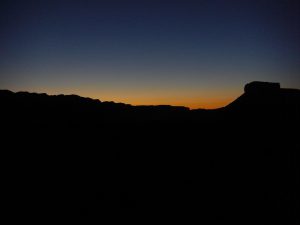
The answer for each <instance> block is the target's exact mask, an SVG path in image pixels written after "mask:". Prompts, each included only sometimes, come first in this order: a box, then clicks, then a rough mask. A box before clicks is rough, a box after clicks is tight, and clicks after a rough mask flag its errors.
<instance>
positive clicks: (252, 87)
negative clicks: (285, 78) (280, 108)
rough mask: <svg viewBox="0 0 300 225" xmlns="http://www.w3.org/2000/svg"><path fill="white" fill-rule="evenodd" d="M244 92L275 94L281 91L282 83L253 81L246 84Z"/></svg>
mask: <svg viewBox="0 0 300 225" xmlns="http://www.w3.org/2000/svg"><path fill="white" fill-rule="evenodd" d="M244 90H245V93H249V94H261V93H274V92H279V91H280V83H271V82H261V81H253V82H251V83H248V84H246V85H245V88H244Z"/></svg>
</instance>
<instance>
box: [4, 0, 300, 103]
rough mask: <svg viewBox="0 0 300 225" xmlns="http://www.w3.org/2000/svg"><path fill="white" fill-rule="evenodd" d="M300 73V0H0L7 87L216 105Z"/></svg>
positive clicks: (298, 84)
mask: <svg viewBox="0 0 300 225" xmlns="http://www.w3.org/2000/svg"><path fill="white" fill-rule="evenodd" d="M299 72H300V1H298V0H268V1H267V0H260V1H255V0H197V1H191V0H181V1H179V0H173V1H171V0H169V1H167V0H165V1H164V0H149V1H148V0H140V1H126V0H119V1H117V0H107V1H101V0H98V1H96V0H81V1H80V0H51V1H47V0H35V1H33V0H19V1H17V0H1V2H0V89H9V90H12V91H30V92H39V93H48V94H77V95H81V96H84V97H91V98H96V99H100V100H101V101H115V102H124V103H128V104H133V105H162V104H163V105H165V104H167V105H182V106H187V107H190V108H218V107H222V106H225V105H227V104H228V103H229V102H231V101H233V100H234V99H235V98H237V97H238V96H239V95H241V94H242V93H243V87H244V85H245V84H246V83H248V82H251V81H254V80H259V81H270V82H280V83H281V86H282V87H286V88H300V73H299Z"/></svg>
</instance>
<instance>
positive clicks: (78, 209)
mask: <svg viewBox="0 0 300 225" xmlns="http://www.w3.org/2000/svg"><path fill="white" fill-rule="evenodd" d="M0 105H1V128H2V129H1V130H2V135H1V149H2V150H1V156H2V157H1V161H2V166H3V167H2V176H1V177H2V179H1V180H2V182H1V183H2V185H1V186H2V188H1V189H2V190H1V202H2V204H3V205H4V208H5V210H3V211H2V213H3V215H6V216H7V218H8V219H9V222H10V223H11V224H101V223H102V222H103V224H115V223H116V224H123V223H125V222H129V224H135V223H136V224H225V223H226V224H227V223H228V224H270V225H271V224H284V225H289V224H291V225H292V224H293V225H295V224H300V219H299V218H300V216H299V212H300V210H299V199H300V191H299V190H300V183H299V175H300V174H299V165H300V161H299V160H300V145H299V142H300V139H299V125H300V90H293V89H282V88H280V87H279V84H274V83H262V82H252V83H250V84H248V85H246V86H245V93H244V94H243V95H242V96H240V97H239V98H238V99H237V100H236V101H234V102H232V103H231V104H229V105H228V106H226V107H224V108H221V109H216V110H189V109H188V108H184V107H171V106H130V105H125V104H116V103H112V102H100V101H99V100H92V99H88V98H82V97H79V96H75V95H71V96H64V95H59V96H48V95H46V94H34V93H26V92H18V93H13V92H10V91H0Z"/></svg>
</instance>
